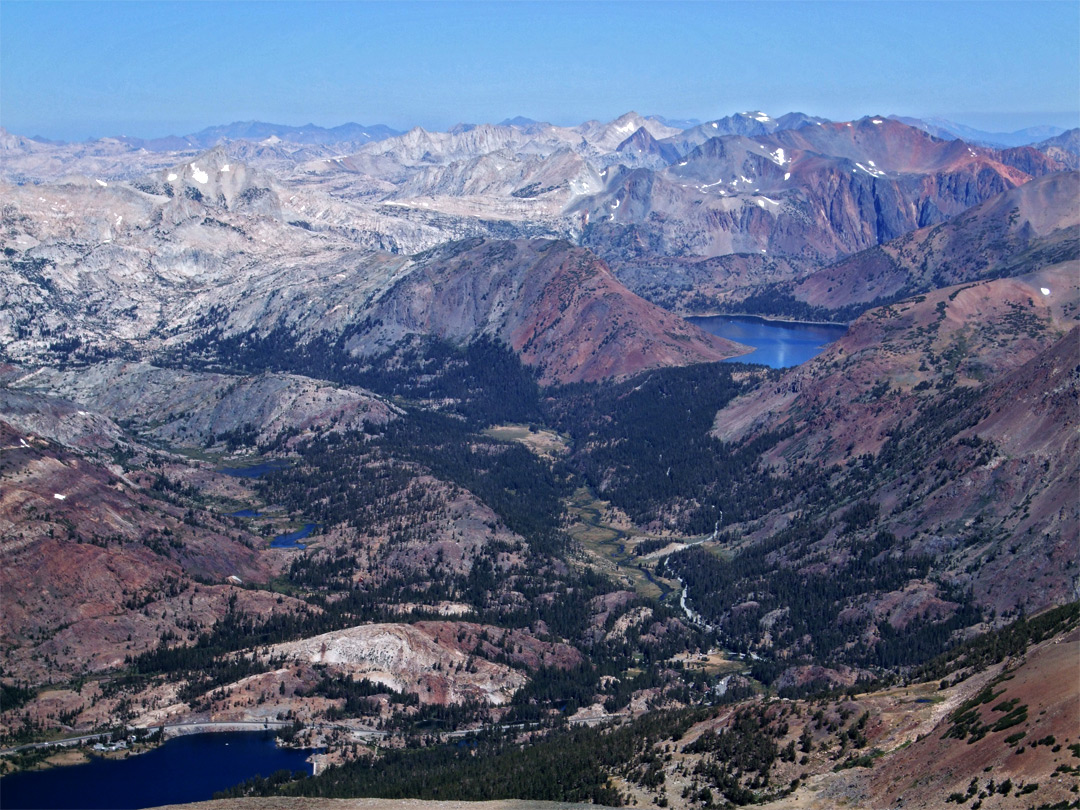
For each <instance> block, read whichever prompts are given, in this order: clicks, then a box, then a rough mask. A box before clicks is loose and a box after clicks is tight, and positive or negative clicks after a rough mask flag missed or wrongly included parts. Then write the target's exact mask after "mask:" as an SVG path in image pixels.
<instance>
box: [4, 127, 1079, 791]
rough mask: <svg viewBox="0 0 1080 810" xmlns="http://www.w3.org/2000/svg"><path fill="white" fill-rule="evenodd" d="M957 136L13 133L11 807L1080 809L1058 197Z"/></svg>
mask: <svg viewBox="0 0 1080 810" xmlns="http://www.w3.org/2000/svg"><path fill="white" fill-rule="evenodd" d="M944 123H947V122H944ZM955 134H956V133H955V132H952V133H951V134H950V131H949V130H947V129H946V128H944V126H943V123H942V122H937V123H935V122H917V121H913V120H901V119H897V118H894V117H887V116H867V117H864V118H860V119H856V120H852V121H843V122H834V121H828V120H826V119H823V118H817V117H813V116H809V115H804V114H801V113H791V114H788V115H784V116H781V117H779V118H776V119H774V118H771V117H770V116H768V115H766V114H765V113H762V112H747V113H740V114H737V115H733V116H729V117H727V118H723V119H718V120H716V121H710V122H706V123H704V124H695V125H694V126H691V127H688V128H687V129H682V128H679V127H676V126H672V125H670V124H668V123H665V122H664V121H662V120H660V119H658V118H655V117H643V116H640V115H637V114H636V113H627V114H626V115H623V116H621V117H619V118H617V119H615V120H614V121H611V122H599V121H589V122H586V123H584V124H581V125H580V126H577V127H562V126H554V125H551V124H546V123H540V122H533V121H528V120H525V119H515V120H512V121H505V122H503V123H502V124H498V125H489V124H480V125H475V126H474V125H460V126H458V127H455V128H454V129H452V130H451V131H448V132H428V131H425V130H423V129H420V128H415V129H413V130H410V131H408V132H404V133H402V132H397V131H394V130H391V129H389V128H387V127H383V126H366V127H365V126H360V125H343V126H341V127H335V128H333V129H324V128H321V127H315V126H307V127H276V126H273V125H267V124H260V123H258V122H246V123H242V124H235V125H231V126H224V127H212V128H209V129H207V130H205V131H203V132H200V133H196V134H194V135H189V136H183V137H176V138H167V139H153V140H137V139H122V138H111V139H103V140H100V141H88V142H85V143H80V144H60V143H51V142H48V143H47V142H42V141H39V140H32V139H29V138H24V137H22V136H17V135H13V134H10V133H7V132H6V131H5V132H0V158H2V159H0V195H2V199H3V202H2V204H0V241H2V248H3V256H2V258H0V447H2V450H0V550H2V553H3V555H4V558H3V561H4V564H3V566H2V569H0V592H2V594H3V624H2V628H0V686H2V689H3V691H2V701H0V740H2V744H3V745H4V747H5V750H4V751H3V752H0V753H2V754H3V756H2V757H0V768H3V769H4V770H5V771H7V770H14V769H17V768H28V767H38V766H40V765H41V762H42V760H44V759H46V757H47V756H48V755H47V754H44V753H42V752H41V751H40V750H39V749H34V748H29V747H27V746H31V745H36V744H38V743H41V742H46V741H51V740H56V739H60V738H63V737H70V736H76V735H90V734H98V733H104V734H112V733H114V732H120V734H121V736H123V734H124V733H126V729H128V728H131V729H142V730H147V731H153V730H155V729H158V728H162V729H163V731H164V732H165V735H166V736H167V735H168V734H172V733H176V732H175V730H174V729H175V728H178V727H181V726H184V725H187V724H199V726H200V727H205V728H208V729H211V728H213V727H215V726H216V725H220V726H225V725H227V724H230V723H255V724H264V725H265V726H266V727H267V728H271V727H272V728H274V729H277V730H279V734H280V735H281V737H282V738H283V740H284V741H286V742H288V743H289V744H292V745H298V746H304V747H317V748H320V749H324V750H323V751H321V752H320V753H319V754H317V755H316V760H317V762H318V767H317V771H318V775H317V776H315V777H311V778H304V779H293V778H291V777H288V776H286V777H283V778H282V779H280V780H278V781H276V782H274V781H272V780H254V781H253V782H251V783H248V784H246V785H244V786H240V787H238V788H236V789H235V791H234V794H233V795H234V796H240V795H246V796H250V797H254V796H268V795H270V794H275V793H278V794H282V795H288V796H296V797H300V796H311V797H324V798H326V797H347V796H354V797H355V796H367V797H386V798H419V799H427V800H433V799H442V800H449V799H470V800H479V799H488V800H490V799H510V798H514V799H532V800H551V801H568V802H596V803H600V804H610V805H617V806H621V805H629V804H635V805H639V806H644V805H646V804H652V805H654V806H658V807H677V808H680V810H681V809H682V808H686V810H713V808H717V807H731V806H741V805H745V804H750V803H759V804H765V805H766V806H776V807H789V806H800V807H833V806H840V805H844V806H850V807H886V806H888V807H899V806H903V807H913V806H914V807H941V806H944V805H945V804H946V803H954V802H955V803H959V804H964V803H966V802H967V801H968V800H972V801H973V804H972V806H981V807H985V808H1012V807H1017V808H1021V807H1022V808H1027V807H1035V806H1039V807H1045V808H1050V807H1072V806H1076V804H1075V803H1076V802H1077V801H1078V800H1077V798H1076V793H1077V790H1080V785H1078V781H1077V774H1078V773H1080V770H1078V765H1080V763H1078V762H1077V761H1076V760H1077V758H1078V757H1080V753H1078V752H1080V748H1078V746H1080V736H1078V729H1077V728H1076V725H1075V719H1076V716H1077V711H1078V710H1080V707H1078V705H1077V701H1078V700H1080V693H1078V691H1077V690H1076V688H1075V680H1076V678H1075V676H1076V667H1075V665H1076V661H1077V645H1078V643H1080V641H1078V635H1077V632H1078V631H1077V621H1078V619H1077V600H1078V599H1080V554H1078V552H1080V548H1078V538H1080V500H1078V498H1077V492H1078V487H1080V434H1078V428H1080V412H1078V408H1077V402H1078V401H1080V175H1078V174H1077V171H1076V165H1077V163H1076V161H1077V159H1078V154H1080V150H1078V148H1077V139H1076V131H1075V130H1072V131H1070V132H1066V133H1059V134H1057V135H1052V136H1051V137H1050V138H1046V134H1047V133H1038V134H1035V133H1033V134H1032V135H1031V140H1023V139H1021V140H1022V141H1023V142H1017V143H1014V142H1011V139H1009V138H1005V137H1004V136H1002V138H1001V139H1000V140H998V141H994V140H993V138H989V137H987V138H982V139H981V141H980V142H977V139H973V140H972V141H970V142H968V141H965V140H961V139H959V138H956V137H952V136H954V135H955ZM939 135H950V137H949V138H945V137H938V136H939ZM982 135H984V136H992V135H993V133H982ZM706 314H709V315H713V314H741V315H750V316H756V317H760V318H765V319H769V318H792V319H797V320H799V319H805V320H810V321H832V322H838V323H844V324H847V326H848V330H847V333H846V334H845V335H844V336H843V337H842V338H840V339H839V340H837V341H836V342H834V343H832V344H829V345H828V346H827V347H826V348H825V349H824V350H823V351H822V352H821V353H820V354H819V355H818V356H817V357H815V358H814V359H812V360H810V361H808V362H806V363H804V364H803V365H801V366H797V367H793V368H781V369H773V368H766V367H763V366H754V365H748V364H745V363H740V362H739V358H740V357H742V356H743V355H745V354H747V353H748V352H749V351H750V350H751V347H748V346H744V345H740V344H738V343H734V342H732V341H730V340H726V339H724V338H720V337H717V336H715V335H712V334H709V333H707V332H705V331H703V330H701V329H699V328H698V327H696V326H694V325H693V324H691V323H690V322H689V321H687V320H684V317H685V316H690V315H706ZM1070 678H1071V684H1072V685H1071V686H1069V683H1070ZM1020 707H1022V708H1023V711H1021V710H1020ZM463 735H472V736H470V737H468V740H467V741H463V740H461V739H459V738H460V737H461V736H463ZM462 746H466V748H462ZM1025 749H1026V753H1024V752H1025ZM463 750H464V751H466V753H464V754H463V753H462V751H463ZM416 773H425V774H428V776H427V778H426V781H423V782H422V783H420V782H417V781H416V780H415V779H414V775H415V774H416ZM554 773H558V774H560V775H561V776H560V778H559V779H554V778H546V777H545V776H544V775H545V774H549V775H550V774H554ZM1006 780H1008V785H1009V787H1008V789H1005V787H1004V783H1005V781H1006ZM245 801H248V802H252V803H253V806H263V805H260V804H259V801H260V800H257V799H255V798H249V799H246V800H245ZM265 801H266V802H268V803H267V804H265V805H264V806H266V807H270V806H274V805H272V802H273V801H277V800H276V799H266V800H265ZM296 801H297V802H300V803H299V804H298V805H297V806H311V807H315V806H318V805H316V804H310V805H308V804H306V803H304V802H303V801H302V800H301V799H299V798H298V799H296ZM313 801H314V800H313ZM770 803H772V804H770Z"/></svg>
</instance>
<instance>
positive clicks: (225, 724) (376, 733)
mask: <svg viewBox="0 0 1080 810" xmlns="http://www.w3.org/2000/svg"><path fill="white" fill-rule="evenodd" d="M627 716H628V713H627V712H616V713H615V714H602V715H598V716H596V717H579V718H571V719H570V720H569V721H568V722H569V723H570V724H571V725H586V726H591V725H597V724H600V723H606V722H607V721H609V720H618V719H621V718H624V717H627ZM526 725H529V724H521V723H518V724H504V725H501V726H499V728H500V729H504V730H505V729H511V728H524V727H525V726H526ZM291 727H292V723H291V722H288V721H284V720H229V721H224V720H223V721H207V722H192V723H173V724H169V725H165V726H164V729H165V737H166V739H167V738H169V737H179V736H182V735H185V734H204V733H207V732H215V731H262V730H263V729H271V728H275V729H276V728H291ZM159 728H162V726H150V727H147V728H141V729H137V728H136V727H135V726H128V731H129V732H133V731H137V730H142V731H150V732H154V731H157V730H158V729H159ZM310 729H315V730H317V731H335V730H337V731H344V732H347V733H349V734H351V735H353V736H354V737H368V738H383V737H388V736H390V735H391V734H393V732H391V731H380V730H379V729H374V728H354V727H352V726H346V725H341V724H339V723H315V724H314V725H310V726H304V730H310ZM479 730H480V729H470V730H463V731H451V732H447V733H446V734H445V736H446V737H465V736H467V735H469V734H475V733H477V731H479ZM109 735H110V732H101V733H98V734H83V735H80V736H78V737H65V738H64V739H62V740H51V741H49V742H38V743H27V744H26V745H18V746H15V747H14V748H3V749H0V756H3V755H6V754H14V753H17V752H19V751H33V750H35V749H38V748H69V747H71V746H73V745H81V744H83V743H88V742H94V741H97V740H100V739H101V738H102V737H108V736H109Z"/></svg>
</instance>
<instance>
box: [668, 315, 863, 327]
mask: <svg viewBox="0 0 1080 810" xmlns="http://www.w3.org/2000/svg"><path fill="white" fill-rule="evenodd" d="M679 317H681V318H682V319H683V320H684V321H689V322H690V323H693V322H694V321H695V320H697V319H698V318H746V319H748V320H753V321H760V322H761V323H767V324H771V325H773V326H830V327H834V326H835V327H841V326H842V327H844V328H845V329H849V328H850V327H851V324H852V323H853V321H800V320H796V319H794V318H773V317H770V316H768V315H754V314H752V313H749V312H712V313H705V314H700V315H699V314H694V315H680V316H679Z"/></svg>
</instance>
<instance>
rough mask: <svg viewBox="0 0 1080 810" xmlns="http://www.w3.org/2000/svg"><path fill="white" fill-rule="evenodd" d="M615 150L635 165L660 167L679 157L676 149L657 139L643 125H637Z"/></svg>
mask: <svg viewBox="0 0 1080 810" xmlns="http://www.w3.org/2000/svg"><path fill="white" fill-rule="evenodd" d="M615 151H616V152H617V153H618V154H619V155H620V156H621V157H622V158H625V159H628V160H630V161H632V162H633V163H634V164H635V165H648V166H650V167H652V168H661V167H663V166H667V165H669V164H671V163H673V162H674V161H676V160H678V159H679V152H678V150H676V149H675V148H674V147H673V146H671V144H669V143H666V142H661V141H658V140H657V139H656V138H654V137H653V136H652V135H651V134H649V131H648V130H647V129H645V127H638V129H637V130H635V131H634V134H633V135H631V136H630V137H629V138H627V139H626V140H625V141H623V142H622V143H620V144H619V145H618V146H617V147H615Z"/></svg>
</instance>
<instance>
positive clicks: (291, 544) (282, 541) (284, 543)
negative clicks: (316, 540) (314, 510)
mask: <svg viewBox="0 0 1080 810" xmlns="http://www.w3.org/2000/svg"><path fill="white" fill-rule="evenodd" d="M316 525H318V524H315V523H308V524H307V525H306V526H304V528H302V529H297V530H296V531H295V532H289V533H288V534H279V535H278V536H277V537H275V538H274V539H273V540H271V541H270V548H307V546H306V545H304V544H303V543H297V542H296V541H297V540H303V539H304V538H305V537H307V536H308V535H309V534H311V533H312V532H313V531H315V526H316Z"/></svg>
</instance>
